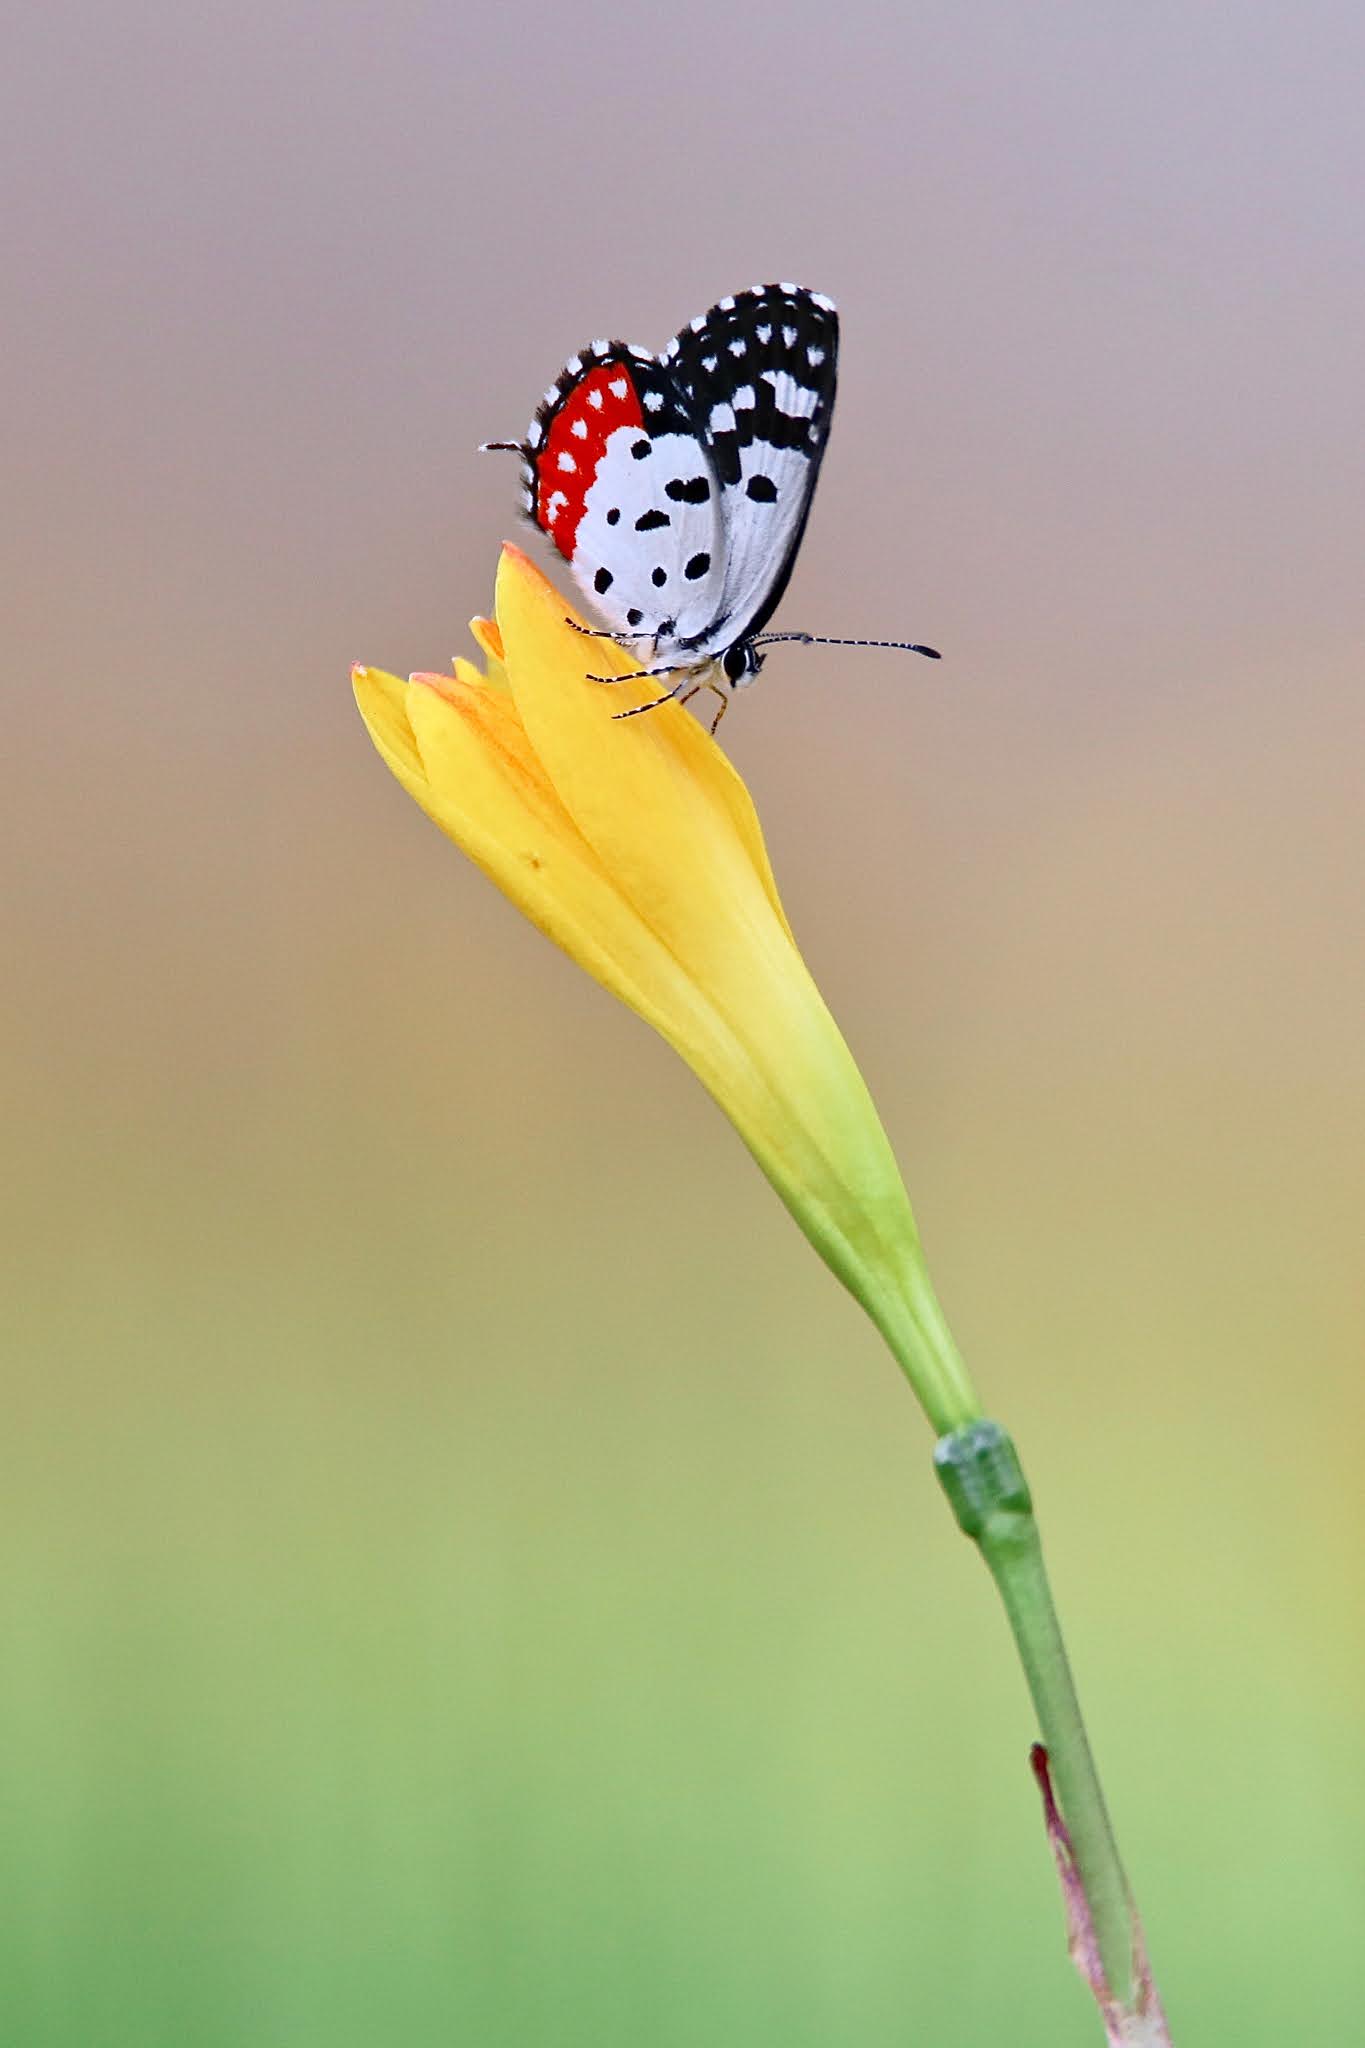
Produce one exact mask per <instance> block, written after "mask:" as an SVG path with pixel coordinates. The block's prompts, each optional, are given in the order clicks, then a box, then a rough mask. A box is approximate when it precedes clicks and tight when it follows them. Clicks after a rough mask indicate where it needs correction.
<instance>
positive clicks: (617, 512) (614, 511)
mask: <svg viewBox="0 0 1365 2048" xmlns="http://www.w3.org/2000/svg"><path fill="white" fill-rule="evenodd" d="M620 517H621V507H620V506H619V505H613V506H612V508H611V510H610V512H608V514H607V525H608V526H615V524H616V522H617V520H618V519H619V518H620Z"/></svg>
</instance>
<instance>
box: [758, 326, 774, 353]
mask: <svg viewBox="0 0 1365 2048" xmlns="http://www.w3.org/2000/svg"><path fill="white" fill-rule="evenodd" d="M754 332H755V333H756V334H757V336H758V338H759V340H760V341H761V342H762V343H763V346H764V347H765V348H766V347H767V345H768V343H769V342H770V341H771V340H772V338H773V331H772V328H771V327H756V328H755V329H754Z"/></svg>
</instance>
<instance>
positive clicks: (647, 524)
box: [635, 512, 673, 533]
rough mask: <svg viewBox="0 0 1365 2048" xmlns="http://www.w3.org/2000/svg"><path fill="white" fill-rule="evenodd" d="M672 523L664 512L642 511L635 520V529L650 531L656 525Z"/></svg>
mask: <svg viewBox="0 0 1365 2048" xmlns="http://www.w3.org/2000/svg"><path fill="white" fill-rule="evenodd" d="M672 523H673V522H672V520H671V519H670V518H669V516H668V514H667V513H666V512H642V513H641V514H640V516H639V518H638V519H637V520H636V522H635V531H636V532H637V533H652V532H653V530H654V528H655V527H656V526H671V525H672Z"/></svg>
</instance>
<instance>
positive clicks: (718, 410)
mask: <svg viewBox="0 0 1365 2048" xmlns="http://www.w3.org/2000/svg"><path fill="white" fill-rule="evenodd" d="M710 427H711V432H712V433H713V434H733V433H734V431H735V416H734V413H733V412H732V411H731V410H730V407H729V406H728V405H713V406H712V408H711V419H710Z"/></svg>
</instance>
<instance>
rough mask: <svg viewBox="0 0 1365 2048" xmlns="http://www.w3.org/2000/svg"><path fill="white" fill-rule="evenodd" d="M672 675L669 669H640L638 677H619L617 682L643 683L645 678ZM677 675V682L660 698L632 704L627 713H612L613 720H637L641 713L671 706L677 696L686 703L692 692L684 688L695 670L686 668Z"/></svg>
mask: <svg viewBox="0 0 1365 2048" xmlns="http://www.w3.org/2000/svg"><path fill="white" fill-rule="evenodd" d="M674 673H675V671H674V670H673V669H671V668H642V669H641V670H640V671H639V673H638V675H634V676H621V677H620V678H619V680H620V681H621V682H623V683H633V682H644V681H645V680H646V678H647V677H652V676H670V675H673V674H674ZM677 673H678V681H677V682H676V683H675V684H674V685H673V688H672V689H671V690H665V691H664V693H663V695H662V696H661V697H651V698H650V700H649V702H648V703H647V704H633V705H632V706H631V708H630V710H629V711H614V712H613V713H612V716H613V718H638V717H639V716H640V713H641V712H642V711H657V710H658V708H659V706H660V705H661V704H671V703H673V702H674V700H675V699H676V698H678V697H679V696H681V697H682V700H683V702H684V703H686V702H687V698H688V697H690V696H691V695H692V690H688V689H687V688H686V684H687V679H688V677H689V676H692V675H695V674H696V669H695V668H692V667H688V668H684V669H682V670H681V671H680V672H677ZM700 688H701V685H700V683H694V684H693V689H700ZM684 693H685V694H684Z"/></svg>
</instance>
